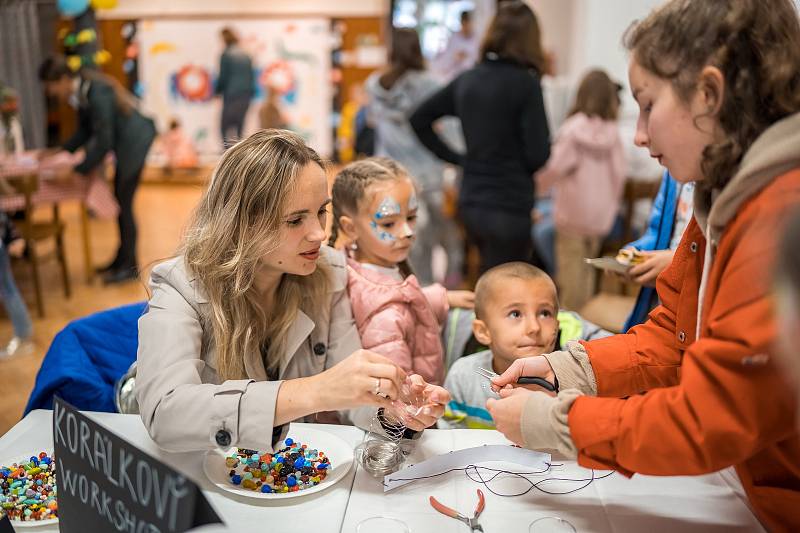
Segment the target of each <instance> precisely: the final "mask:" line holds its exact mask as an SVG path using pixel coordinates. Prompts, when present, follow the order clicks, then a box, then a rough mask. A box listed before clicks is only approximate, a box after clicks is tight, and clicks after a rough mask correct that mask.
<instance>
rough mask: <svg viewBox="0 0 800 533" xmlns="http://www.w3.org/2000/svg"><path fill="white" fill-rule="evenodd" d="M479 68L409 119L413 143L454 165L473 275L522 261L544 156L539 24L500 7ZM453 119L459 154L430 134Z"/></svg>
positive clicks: (524, 12) (510, 6)
mask: <svg viewBox="0 0 800 533" xmlns="http://www.w3.org/2000/svg"><path fill="white" fill-rule="evenodd" d="M481 57H482V61H481V62H480V63H479V64H478V65H476V66H475V67H474V68H472V69H470V70H468V71H466V72H464V73H462V74H461V75H459V76H458V77H457V78H455V79H454V80H453V81H452V82H451V83H450V84H449V85H447V86H446V87H444V88H443V89H441V90H440V91H438V92H437V93H435V94H434V95H432V96H431V97H430V98H429V99H428V100H426V101H425V102H423V103H422V104H421V105H420V106H419V108H418V109H417V110H416V111H415V112H414V114H413V115H411V118H410V121H411V126H412V127H413V128H414V131H415V132H416V134H417V136H418V137H419V139H420V141H422V143H423V144H424V145H425V146H426V147H427V148H428V149H429V150H431V151H432V152H433V153H434V154H436V155H437V156H438V157H439V158H441V159H443V160H445V161H447V162H450V163H453V164H456V165H461V166H462V167H463V169H464V179H463V182H462V185H461V192H460V194H459V212H460V215H461V219H462V221H463V223H464V227H465V229H466V232H467V238H468V240H470V241H472V242H474V243H475V244H476V245H477V246H478V249H479V250H480V256H481V265H480V271H481V273H483V272H485V271H486V270H488V269H489V268H491V267H493V266H496V265H499V264H502V263H507V262H509V261H527V260H529V259H530V255H531V251H532V243H531V238H530V227H531V222H530V212H531V209H532V208H533V203H534V182H533V174H534V173H535V172H536V171H537V170H539V168H541V167H542V166H544V164H545V163H546V162H547V159H548V157H550V132H549V130H548V127H547V118H546V116H545V110H544V101H543V98H542V87H541V83H540V80H539V76H540V73H541V72H542V71H543V69H544V63H545V57H544V52H543V50H542V45H541V34H540V31H539V23H538V21H537V19H536V16H535V15H534V13H533V11H531V9H530V8H529V7H528V6H526V5H525V4H524V3H523V2H520V1H512V2H503V3H501V4H500V6H499V7H498V10H497V15H496V16H495V18H494V20H493V21H492V23H491V25H490V26H489V29H488V31H487V34H486V38H485V40H484V42H483V45H482V48H481ZM448 115H449V116H457V117H458V118H459V119H461V128H462V130H463V132H464V139H465V141H466V148H467V149H466V153H465V154H464V155H460V154H457V153H455V152H454V151H453V150H452V149H451V148H450V147H449V146H448V145H447V144H445V143H444V141H442V139H441V138H440V137H439V136H438V135H437V134H436V133H435V132H434V130H433V123H434V121H436V120H437V119H438V118H440V117H443V116H448Z"/></svg>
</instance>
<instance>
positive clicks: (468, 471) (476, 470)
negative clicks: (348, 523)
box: [384, 463, 614, 497]
mask: <svg viewBox="0 0 800 533" xmlns="http://www.w3.org/2000/svg"><path fill="white" fill-rule="evenodd" d="M545 464H546V465H547V468H545V469H544V470H538V471H533V472H513V471H511V470H502V469H497V468H489V467H488V466H478V465H467V466H464V467H460V468H451V469H450V470H445V471H444V472H439V473H438V474H431V475H429V476H419V477H412V478H392V481H418V480H421V479H430V478H434V477H439V476H443V475H445V474H449V473H450V472H459V471H460V472H464V474H465V475H466V476H467V477H468V478H469V480H470V481H474V482H475V483H480V484H481V485H483V486H484V487H485V488H486V490H488V491H489V492H491V493H492V494H494V495H495V496H502V497H514V496H524V495H525V494H528V493H529V492H530V491H531V490H533V489H536V490H538V491H539V492H543V493H545V494H551V495H563V494H572V493H573V492H578V491H579V490H582V489H585V488H586V487H588V486H589V485H591V484H592V483H593V482H594V481H596V480H600V479H605V478H607V477H608V476H610V475H611V474H613V473H614V472H613V471H611V472H608V473H607V474H604V475H602V476H600V477H597V476H595V471H594V469H592V477H589V478H583V479H573V478H559V477H548V478H545V479H540V480H539V481H536V482H534V481H532V480H530V479H528V478H527V477H525V476H534V475H541V474H544V473H545V472H547V471H549V470H550V469H551V468H552V467H554V466H564V465H563V464H560V463H545ZM481 470H487V471H489V472H494V474H492V475H491V476H490V477H488V478H484V477H483V475H481ZM501 474H509V475H511V476H515V477H518V478H520V479H524V480H525V481H527V482H528V483H529V484H530V486H529V487H528V488H527V489H525V490H524V491H522V492H517V493H514V494H502V493H500V492H496V491H495V490H493V489H492V488H491V487H490V486H489V483H491V482H492V481H494V480H495V479H496V478H497V476H499V475H501ZM473 476H477V479H476V478H475V477H473ZM548 481H573V482H578V483H584V482H585V483H584V484H583V485H581V486H580V487H577V488H574V489H570V490H567V491H562V492H557V491H551V490H546V489H543V488H542V487H540V485H542V484H543V483H547V482H548ZM384 485H386V483H384Z"/></svg>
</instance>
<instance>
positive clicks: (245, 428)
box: [136, 130, 449, 451]
mask: <svg viewBox="0 0 800 533" xmlns="http://www.w3.org/2000/svg"><path fill="white" fill-rule="evenodd" d="M329 203H330V198H329V196H328V187H327V179H326V176H325V172H324V170H323V166H322V162H321V161H320V158H319V156H318V155H317V154H316V153H315V152H314V151H313V150H312V149H311V148H309V147H307V146H306V145H305V144H304V143H303V141H302V139H300V137H298V136H297V135H295V134H293V133H291V132H288V131H283V130H262V131H260V132H258V133H256V134H254V135H252V136H250V137H249V138H247V139H245V140H243V141H241V142H240V143H238V144H237V145H235V146H234V147H232V148H231V149H229V150H228V151H227V152H225V154H224V155H223V156H222V159H221V160H220V162H219V164H218V165H217V168H216V170H215V171H214V174H213V176H212V178H211V183H210V185H209V187H208V190H207V191H206V193H205V194H204V196H203V198H202V199H201V201H200V205H199V206H198V208H197V211H196V214H195V218H194V221H193V223H192V225H191V226H190V228H189V230H188V232H187V235H186V237H185V241H184V243H183V245H182V249H181V254H180V255H179V256H177V257H175V258H173V259H171V260H169V261H166V262H164V263H161V264H159V265H157V266H156V267H155V268H154V269H153V272H152V275H151V282H150V286H151V289H152V297H151V299H150V302H149V308H148V311H147V313H146V314H145V315H144V316H143V317H142V318H141V319H140V321H139V354H138V374H137V383H136V385H137V393H136V394H137V399H138V401H139V407H140V412H141V416H142V420H143V421H144V424H145V426H146V427H147V429H148V431H149V432H150V435H151V437H152V438H153V439H154V440H155V441H156V443H158V444H159V445H160V446H161V447H163V448H165V449H168V450H174V451H181V450H197V449H205V448H213V447H216V446H240V447H246V448H254V449H259V450H266V449H268V448H269V447H270V445H271V444H272V443H276V442H277V441H278V440H280V439H282V438H283V436H284V434H285V432H286V429H287V428H288V423H289V422H291V421H296V420H300V421H303V420H305V421H313V420H315V419H316V417H315V416H312V415H314V414H315V413H320V412H323V411H339V415H340V417H341V418H342V419H343V420H345V421H349V422H351V423H355V424H357V425H361V426H362V427H363V426H365V425H366V424H368V423H369V421H370V419H371V418H372V416H373V415H374V414H375V409H376V408H381V409H382V410H379V419H380V420H381V422H382V423H384V424H390V423H391V420H396V419H397V418H398V417H399V416H402V415H400V414H399V413H395V410H394V409H393V408H392V407H391V400H393V399H396V398H398V394H399V391H400V389H401V387H402V386H403V383H404V382H405V380H406V374H405V373H404V372H403V370H402V369H400V367H398V366H397V365H395V364H394V363H392V362H391V361H390V360H389V359H386V358H384V357H382V356H380V355H378V354H374V353H372V352H369V351H366V350H361V346H360V342H359V337H358V331H357V330H356V327H355V323H354V322H353V316H352V312H351V309H350V302H349V300H348V297H347V271H346V266H345V260H344V257H343V255H341V254H339V253H337V252H334V251H333V250H331V249H330V248H327V247H325V246H322V243H323V241H324V240H325V237H326V235H325V220H326V216H327V208H328V204H329ZM410 379H411V380H412V381H413V383H414V386H415V387H417V388H419V389H422V390H424V391H425V393H426V397H427V398H428V399H429V405H428V406H427V409H425V410H423V411H422V412H421V413H420V414H419V415H418V416H417V417H415V418H412V419H408V420H407V426H408V428H409V429H411V430H417V431H418V430H422V429H423V428H425V427H428V426H430V425H432V424H433V423H435V421H436V419H437V418H439V416H441V414H442V413H443V411H444V405H446V403H447V402H448V400H449V394H447V391H445V390H444V389H442V388H441V387H437V386H434V385H428V384H427V383H425V382H424V381H423V380H422V378H420V377H419V376H416V375H414V376H411V378H410ZM392 414H395V416H394V417H393V416H391V415H392Z"/></svg>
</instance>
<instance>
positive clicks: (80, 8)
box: [57, 0, 89, 17]
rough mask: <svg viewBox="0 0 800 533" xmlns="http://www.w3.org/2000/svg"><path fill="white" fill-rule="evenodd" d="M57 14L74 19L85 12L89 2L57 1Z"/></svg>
mask: <svg viewBox="0 0 800 533" xmlns="http://www.w3.org/2000/svg"><path fill="white" fill-rule="evenodd" d="M57 7H58V12H59V13H61V14H62V15H64V16H65V17H76V16H78V15H80V14H81V13H83V12H84V11H86V8H88V7H89V0H58V3H57Z"/></svg>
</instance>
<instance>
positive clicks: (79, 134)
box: [39, 57, 156, 283]
mask: <svg viewBox="0 0 800 533" xmlns="http://www.w3.org/2000/svg"><path fill="white" fill-rule="evenodd" d="M39 79H41V80H42V81H43V82H44V84H45V86H46V89H47V93H48V94H49V95H50V96H53V97H56V98H58V99H59V100H61V101H62V102H65V103H69V104H71V105H73V106H75V107H77V109H78V127H77V130H76V131H75V134H74V135H73V136H72V137H70V138H69V139H68V140H67V141H66V142H65V143H64V145H63V146H62V148H64V149H65V150H68V151H70V152H74V151H75V150H77V149H79V148H85V150H86V157H85V158H84V160H83V161H82V162H81V163H80V164H78V165H77V166H76V167H75V172H76V173H78V174H82V175H84V176H85V175H88V174H89V173H90V172H91V171H92V170H94V169H96V168H97V167H98V166H100V165H101V164H102V162H103V160H104V159H105V157H106V154H107V153H108V152H110V151H113V152H114V155H115V157H116V169H115V172H114V195H115V196H116V198H117V202H118V203H119V219H118V222H119V240H120V244H119V249H118V251H117V255H116V257H115V258H114V260H113V261H112V262H111V263H110V264H109V265H108V266H106V267H103V268H101V269H99V270H98V271H99V272H101V273H104V274H105V278H104V281H105V282H106V283H119V282H123V281H127V280H130V279H135V278H137V276H138V270H137V263H136V221H135V220H134V218H133V196H134V193H135V192H136V188H137V187H138V185H139V179H140V177H141V174H142V169H143V168H144V162H145V158H146V157H147V152H148V150H149V149H150V145H151V144H152V143H153V139H154V138H155V136H156V128H155V124H153V121H152V120H150V119H149V118H147V117H145V116H143V115H142V114H141V113H139V111H138V110H137V105H138V101H137V100H136V98H135V97H134V96H133V95H132V94H131V93H130V92H128V91H127V90H126V89H125V88H124V87H123V86H122V84H120V83H119V82H118V81H117V80H115V79H113V78H111V77H110V76H107V75H105V74H103V73H101V72H99V71H96V70H90V69H82V70H81V71H80V72H79V73H75V72H73V71H72V70H70V68H69V67H68V66H67V64H66V62H65V61H64V59H63V58H61V57H52V58H48V59H46V60H45V61H44V62H43V63H42V65H41V67H40V68H39Z"/></svg>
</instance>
